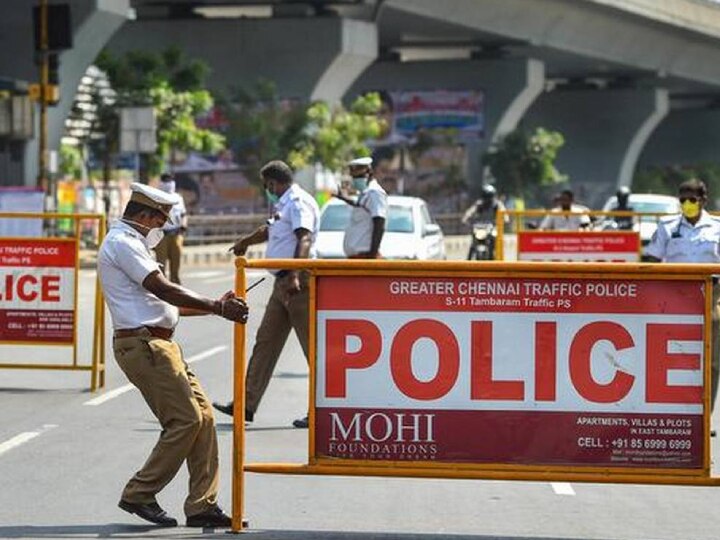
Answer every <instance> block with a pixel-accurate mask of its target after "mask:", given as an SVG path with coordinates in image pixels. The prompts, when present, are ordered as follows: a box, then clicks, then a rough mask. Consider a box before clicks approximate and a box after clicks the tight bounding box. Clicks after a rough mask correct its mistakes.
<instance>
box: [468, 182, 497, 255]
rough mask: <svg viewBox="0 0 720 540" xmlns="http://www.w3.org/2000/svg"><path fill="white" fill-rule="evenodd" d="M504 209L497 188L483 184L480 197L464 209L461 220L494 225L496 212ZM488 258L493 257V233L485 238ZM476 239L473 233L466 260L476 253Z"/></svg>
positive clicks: (471, 223)
mask: <svg viewBox="0 0 720 540" xmlns="http://www.w3.org/2000/svg"><path fill="white" fill-rule="evenodd" d="M499 210H503V211H504V210H505V205H504V204H503V203H502V201H499V200H498V198H497V190H496V189H495V187H494V186H492V185H490V184H485V185H483V186H482V188H481V189H480V198H479V199H478V200H476V201H475V203H473V205H472V206H471V207H470V208H468V209H467V210H466V211H465V214H464V215H463V217H462V222H463V223H465V224H466V225H473V226H474V225H492V226H493V227H494V225H495V220H496V217H497V213H498V211H499ZM487 242H488V243H487V247H488V258H489V259H494V258H495V234H494V232H493V234H491V235H488V238H487ZM477 249H478V245H477V241H476V239H475V236H474V235H473V237H472V241H471V243H470V250H469V251H468V256H467V258H468V260H471V259H474V258H475V257H476V255H477Z"/></svg>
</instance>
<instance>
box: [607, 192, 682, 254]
mask: <svg viewBox="0 0 720 540" xmlns="http://www.w3.org/2000/svg"><path fill="white" fill-rule="evenodd" d="M615 206H617V197H615V195H613V196H612V197H610V198H609V199H608V200H607V202H605V205H604V206H603V208H602V209H603V210H604V211H611V210H613V209H614V208H615ZM628 206H630V207H631V208H632V209H633V212H662V213H666V214H678V213H680V201H678V199H677V197H672V196H670V195H655V194H653V193H631V194H630V199H629V201H628ZM661 217H662V216H657V217H656V216H643V217H642V218H640V223H635V226H634V227H633V230H635V231H639V232H640V242H641V243H642V246H643V251H645V246H647V245H648V244H649V243H650V239H651V238H652V235H653V233H654V232H655V229H657V223H658V221H659V219H660V218H661ZM609 219H612V218H609Z"/></svg>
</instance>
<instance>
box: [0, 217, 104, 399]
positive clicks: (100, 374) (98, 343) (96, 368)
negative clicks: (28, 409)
mask: <svg viewBox="0 0 720 540" xmlns="http://www.w3.org/2000/svg"><path fill="white" fill-rule="evenodd" d="M0 219H41V220H72V221H73V229H74V233H73V236H72V237H62V236H47V237H17V238H11V237H6V238H3V240H17V241H23V242H33V241H38V242H39V241H46V240H53V241H58V242H74V243H75V267H74V292H73V341H72V344H67V343H64V342H63V343H52V342H43V345H46V346H64V347H72V362H71V363H69V364H59V363H58V364H47V363H34V364H33V363H22V364H12V363H9V362H3V363H0V369H28V370H61V371H89V372H90V391H91V392H95V391H96V390H97V389H98V388H103V387H104V386H105V305H104V301H103V297H102V290H101V287H100V281H99V278H98V277H96V278H95V298H94V302H93V338H92V339H93V341H92V352H91V358H90V363H89V364H80V363H79V362H78V317H77V315H78V310H79V305H78V292H79V282H80V240H81V228H80V223H81V222H82V221H90V220H92V221H97V222H98V238H97V245H98V249H99V247H100V243H101V242H102V240H103V238H104V237H105V232H106V220H105V216H104V215H102V214H82V213H80V214H63V213H31V212H0ZM4 344H8V345H15V344H17V345H37V343H35V342H28V341H19V342H9V341H8V342H4V343H0V346H2V345H4Z"/></svg>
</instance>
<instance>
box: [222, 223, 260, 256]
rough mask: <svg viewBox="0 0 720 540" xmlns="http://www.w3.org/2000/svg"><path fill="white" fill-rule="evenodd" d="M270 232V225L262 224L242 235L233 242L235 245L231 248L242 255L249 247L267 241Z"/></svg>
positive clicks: (236, 253)
mask: <svg viewBox="0 0 720 540" xmlns="http://www.w3.org/2000/svg"><path fill="white" fill-rule="evenodd" d="M268 234H269V233H268V226H267V225H261V226H260V227H258V228H257V229H255V230H254V231H253V232H251V233H250V234H248V235H245V236H242V237H240V238H239V239H238V240H237V241H236V242H235V243H234V244H233V247H231V248H230V250H231V251H232V252H233V253H234V254H235V255H237V256H238V257H239V256H241V255H245V252H246V251H247V248H249V247H250V246H254V245H255V244H262V243H263V242H267V240H268Z"/></svg>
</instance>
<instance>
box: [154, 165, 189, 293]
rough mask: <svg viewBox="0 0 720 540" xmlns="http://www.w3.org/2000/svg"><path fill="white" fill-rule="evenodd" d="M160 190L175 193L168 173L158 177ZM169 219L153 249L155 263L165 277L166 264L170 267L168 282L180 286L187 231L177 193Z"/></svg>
mask: <svg viewBox="0 0 720 540" xmlns="http://www.w3.org/2000/svg"><path fill="white" fill-rule="evenodd" d="M160 189H161V190H162V191H164V192H165V193H177V190H176V188H175V178H174V177H173V176H172V175H171V174H168V173H165V174H162V175H160ZM170 216H171V219H169V220H168V222H167V223H166V224H165V226H164V227H163V232H164V233H165V235H164V236H163V239H162V240H161V241H160V243H159V244H158V245H157V247H156V248H155V254H156V255H157V261H158V262H159V263H160V264H161V265H162V267H163V268H162V270H163V273H164V274H165V275H168V272H167V267H166V265H167V263H168V262H169V263H170V264H169V266H170V272H169V274H170V281H172V282H173V283H177V284H180V260H181V258H182V247H183V240H184V235H185V232H186V231H187V210H186V209H185V201H184V200H183V198H182V195H180V194H179V193H178V202H177V204H174V205H173V207H172V210H170Z"/></svg>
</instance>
